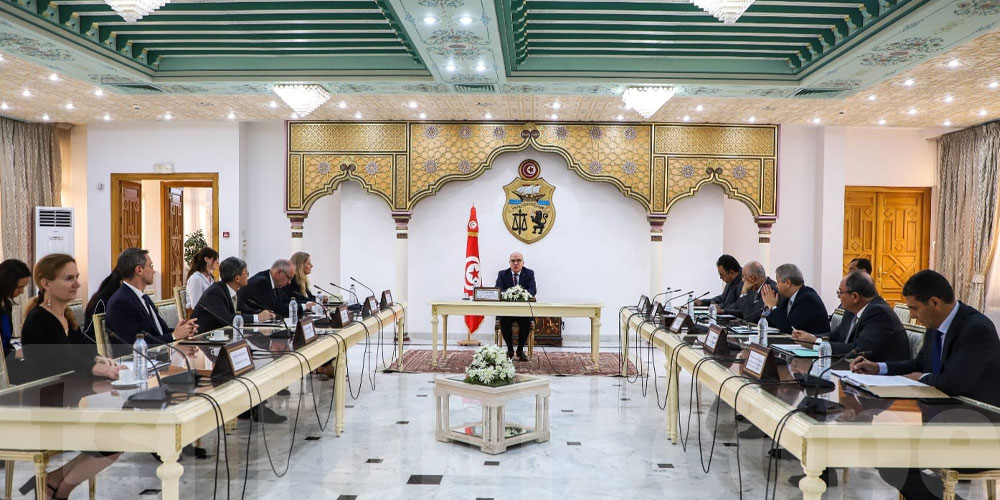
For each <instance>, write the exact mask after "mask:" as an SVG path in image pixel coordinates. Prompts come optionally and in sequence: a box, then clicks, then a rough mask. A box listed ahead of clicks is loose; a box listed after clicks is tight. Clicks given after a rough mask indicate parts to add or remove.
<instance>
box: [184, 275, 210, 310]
mask: <svg viewBox="0 0 1000 500" xmlns="http://www.w3.org/2000/svg"><path fill="white" fill-rule="evenodd" d="M212 283H215V278H212V277H211V275H209V276H205V275H204V274H202V273H199V272H195V273H194V274H192V275H191V277H190V278H188V280H187V294H188V307H190V308H192V309H193V308H194V306H196V305H198V301H199V300H201V295H202V294H203V293H205V290H206V289H207V288H208V287H210V286H212Z"/></svg>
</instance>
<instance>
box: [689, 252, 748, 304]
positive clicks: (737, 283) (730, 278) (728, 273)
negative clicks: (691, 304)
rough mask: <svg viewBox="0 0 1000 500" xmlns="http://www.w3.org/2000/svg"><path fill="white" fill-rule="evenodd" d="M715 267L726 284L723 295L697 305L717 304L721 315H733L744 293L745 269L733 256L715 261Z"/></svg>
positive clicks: (724, 256) (726, 256)
mask: <svg viewBox="0 0 1000 500" xmlns="http://www.w3.org/2000/svg"><path fill="white" fill-rule="evenodd" d="M715 267H717V268H718V269H719V279H720V280H722V282H723V283H725V284H726V287H725V288H723V289H722V293H721V294H720V295H717V296H715V297H712V298H710V299H705V300H696V301H695V305H698V306H700V305H707V304H716V305H717V306H718V307H719V311H718V312H719V313H720V314H733V313H734V312H735V310H736V301H737V300H739V298H740V294H741V292H742V291H743V273H742V271H743V269H742V268H741V267H740V263H739V261H737V260H736V258H735V257H733V256H732V255H728V254H727V255H723V256H721V257H719V260H717V261H715Z"/></svg>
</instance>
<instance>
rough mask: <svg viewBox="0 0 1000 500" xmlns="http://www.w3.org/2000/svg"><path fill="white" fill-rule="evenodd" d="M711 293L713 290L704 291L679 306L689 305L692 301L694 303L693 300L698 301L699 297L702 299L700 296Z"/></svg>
mask: <svg viewBox="0 0 1000 500" xmlns="http://www.w3.org/2000/svg"><path fill="white" fill-rule="evenodd" d="M688 293H692V292H688ZM710 293H712V292H705V293H703V294H701V295H699V296H697V297H695V298H693V299H689V300H688V301H687V302H685V303H683V304H681V305H680V306H679V308H680V307H685V306H687V305H688V304H690V303H692V302H694V301H696V300H698V299H700V298H702V297H704V296H706V295H708V294H710Z"/></svg>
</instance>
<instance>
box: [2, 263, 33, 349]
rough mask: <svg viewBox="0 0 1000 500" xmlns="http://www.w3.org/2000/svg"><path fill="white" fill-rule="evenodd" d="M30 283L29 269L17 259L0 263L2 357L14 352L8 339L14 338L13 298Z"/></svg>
mask: <svg viewBox="0 0 1000 500" xmlns="http://www.w3.org/2000/svg"><path fill="white" fill-rule="evenodd" d="M30 282H31V269H28V265H27V264H25V263H24V262H21V261H19V260H17V259H7V260H5V261H3V262H0V339H2V341H3V355H4V357H7V356H9V355H10V353H12V352H14V347H13V346H11V345H10V339H11V338H12V337H13V336H14V316H13V314H12V313H13V311H14V297H17V296H19V295H21V293H23V292H24V288H25V287H27V286H28V283H30Z"/></svg>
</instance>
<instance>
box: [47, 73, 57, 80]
mask: <svg viewBox="0 0 1000 500" xmlns="http://www.w3.org/2000/svg"><path fill="white" fill-rule="evenodd" d="M49 81H50V82H58V81H59V75H57V74H55V73H52V74H51V75H49Z"/></svg>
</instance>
